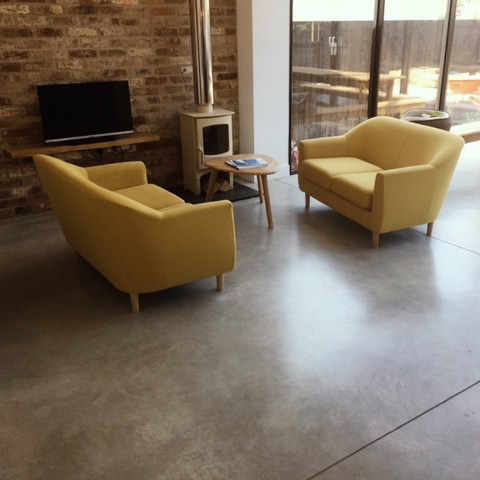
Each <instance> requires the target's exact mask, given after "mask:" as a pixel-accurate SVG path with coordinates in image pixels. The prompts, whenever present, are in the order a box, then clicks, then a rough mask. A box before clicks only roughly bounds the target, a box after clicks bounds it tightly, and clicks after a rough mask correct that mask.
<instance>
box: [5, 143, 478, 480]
mask: <svg viewBox="0 0 480 480" xmlns="http://www.w3.org/2000/svg"><path fill="white" fill-rule="evenodd" d="M270 190H271V197H272V202H273V215H274V222H275V229H274V230H273V231H271V230H268V229H267V227H266V225H267V223H266V218H265V211H264V208H263V206H262V205H260V204H259V203H257V202H258V200H256V199H251V200H244V201H241V202H238V203H235V207H234V210H235V217H236V226H237V236H238V238H237V241H238V262H237V267H236V269H235V271H234V272H233V273H231V274H228V275H227V276H226V279H225V286H226V289H225V291H224V292H221V293H218V292H216V291H215V279H208V280H204V281H201V282H197V283H194V284H190V285H185V286H181V287H178V288H174V289H171V290H168V291H163V292H159V293H155V294H149V295H142V296H141V297H140V302H141V309H142V310H141V312H140V313H139V314H138V315H134V314H131V313H130V310H129V308H130V307H129V299H128V296H127V295H125V294H122V293H120V292H118V291H116V290H115V289H114V288H113V287H112V286H111V285H110V284H109V283H108V282H107V281H106V280H104V279H103V278H102V277H101V276H100V275H98V274H97V273H96V272H95V271H94V270H93V269H92V268H91V267H90V266H89V265H88V264H86V263H85V262H84V261H83V260H81V259H79V258H78V257H77V256H76V255H75V254H74V253H73V252H72V251H71V250H70V249H69V247H68V246H67V245H66V243H65V241H64V239H63V237H62V235H61V233H60V231H59V228H58V227H57V224H56V222H55V220H54V218H53V216H52V215H51V213H45V214H39V215H35V216H29V217H23V218H18V219H14V220H8V221H4V222H1V223H0V279H1V290H0V478H1V479H2V480H7V479H8V480H10V479H15V480H33V479H35V480H36V479H48V480H57V479H58V480H70V479H75V480H77V479H82V480H83V479H89V480H92V479H95V480H97V479H108V480H110V479H112V480H189V479H195V480H196V479H199V480H217V479H218V480H307V479H309V480H313V479H315V480H363V479H365V480H417V479H418V480H420V479H421V480H474V479H478V478H480V288H479V287H480V209H479V204H480V147H479V145H477V144H469V145H467V146H466V147H465V150H464V153H463V155H462V158H461V160H460V163H459V166H458V169H457V171H456V173H455V177H454V179H453V182H452V186H451V189H450V193H449V195H448V198H447V200H446V203H445V206H444V209H443V210H442V213H441V215H440V218H439V219H438V220H437V222H436V224H435V228H434V232H433V237H431V238H429V237H426V236H425V234H424V231H425V227H424V226H421V227H418V228H417V227H416V228H414V229H408V230H405V231H401V232H395V233H390V234H386V235H382V236H381V239H380V248H379V249H378V250H374V249H372V248H370V233H369V232H367V231H366V230H364V229H362V228H361V227H359V226H357V225H355V224H354V223H352V222H350V221H348V220H346V219H344V218H342V217H340V216H339V215H337V214H336V213H334V212H333V211H331V210H330V209H328V208H326V207H325V206H323V205H321V204H320V203H318V202H312V207H311V209H310V212H309V213H306V212H305V211H304V208H303V200H304V198H303V194H302V193H300V192H299V191H298V188H297V187H296V178H295V177H291V178H287V179H276V180H275V179H272V180H271V182H270ZM192 241H195V239H194V238H192Z"/></svg>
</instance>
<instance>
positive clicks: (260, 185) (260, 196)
mask: <svg viewBox="0 0 480 480" xmlns="http://www.w3.org/2000/svg"><path fill="white" fill-rule="evenodd" d="M257 183H258V197H259V200H260V203H263V187H262V176H261V175H257Z"/></svg>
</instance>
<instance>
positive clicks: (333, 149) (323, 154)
mask: <svg viewBox="0 0 480 480" xmlns="http://www.w3.org/2000/svg"><path fill="white" fill-rule="evenodd" d="M345 156H347V142H346V138H345V137H344V136H343V135H342V136H337V137H327V138H312V139H308V140H302V141H301V142H300V145H299V162H301V161H302V160H306V159H307V158H330V157H345Z"/></svg>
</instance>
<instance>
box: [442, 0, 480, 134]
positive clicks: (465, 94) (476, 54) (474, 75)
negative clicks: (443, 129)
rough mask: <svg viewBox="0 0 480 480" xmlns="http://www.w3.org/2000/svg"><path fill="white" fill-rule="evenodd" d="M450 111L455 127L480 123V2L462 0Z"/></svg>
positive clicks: (452, 62)
mask: <svg viewBox="0 0 480 480" xmlns="http://www.w3.org/2000/svg"><path fill="white" fill-rule="evenodd" d="M446 110H447V111H448V112H449V113H450V116H451V118H452V124H453V125H456V124H463V123H471V122H480V0H458V1H457V16H456V21H455V33H454V37H453V45H452V54H451V57H450V74H449V77H448V85H447V94H446Z"/></svg>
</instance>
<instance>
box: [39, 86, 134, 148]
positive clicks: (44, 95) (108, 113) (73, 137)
mask: <svg viewBox="0 0 480 480" xmlns="http://www.w3.org/2000/svg"><path fill="white" fill-rule="evenodd" d="M37 94H38V103H39V106H40V115H41V118H42V127H43V134H44V139H45V141H46V142H68V141H71V142H72V141H73V142H75V141H84V142H88V139H93V141H95V139H97V138H98V137H115V136H116V135H124V134H128V133H133V122H132V111H131V106H130V92H129V87H128V81H127V80H115V81H107V82H88V83H68V84H55V85H37Z"/></svg>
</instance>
